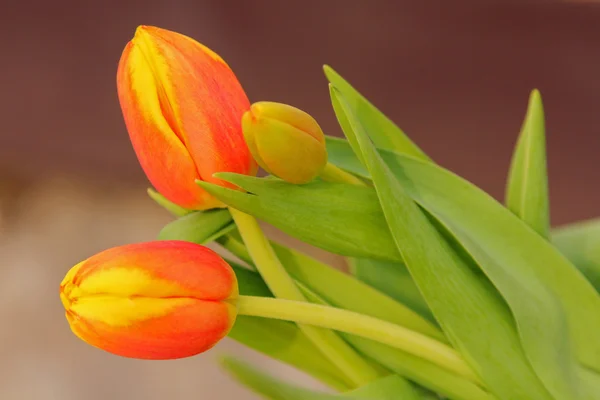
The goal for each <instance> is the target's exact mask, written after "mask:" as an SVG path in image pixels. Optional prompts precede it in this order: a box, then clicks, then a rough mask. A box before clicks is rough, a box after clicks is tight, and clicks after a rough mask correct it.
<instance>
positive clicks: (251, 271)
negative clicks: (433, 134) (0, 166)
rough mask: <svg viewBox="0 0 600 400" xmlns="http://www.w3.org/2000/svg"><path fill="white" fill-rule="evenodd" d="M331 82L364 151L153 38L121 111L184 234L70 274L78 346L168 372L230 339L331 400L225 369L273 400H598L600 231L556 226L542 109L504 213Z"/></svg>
mask: <svg viewBox="0 0 600 400" xmlns="http://www.w3.org/2000/svg"><path fill="white" fill-rule="evenodd" d="M325 75H326V77H327V79H328V81H329V91H330V95H331V101H332V104H333V111H334V112H335V115H336V117H337V119H338V121H339V124H340V126H341V128H342V130H343V132H344V134H345V136H346V138H347V140H342V139H338V138H334V137H329V136H325V135H324V134H323V132H322V130H321V128H320V127H319V125H318V123H317V121H315V120H314V119H313V118H312V117H311V116H310V115H308V114H307V113H305V112H303V111H301V110H299V109H297V108H295V107H292V106H289V105H285V104H278V103H272V102H258V103H254V104H252V105H251V104H250V102H249V101H248V99H247V97H246V95H245V93H244V91H243V89H242V87H241V85H240V83H239V82H238V80H237V79H236V77H235V75H234V73H233V72H232V71H231V69H230V68H229V67H228V66H227V64H226V63H225V62H224V61H223V60H222V59H221V58H220V57H219V56H218V55H217V54H215V53H214V52H212V51H211V50H210V49H208V48H206V47H205V46H203V45H201V44H200V43H198V42H196V41H194V40H193V39H191V38H189V37H186V36H184V35H181V34H178V33H175V32H171V31H167V30H164V29H160V28H155V27H147V26H141V27H139V28H138V29H137V31H136V33H135V37H134V38H133V40H132V41H131V42H129V43H128V44H127V46H126V47H125V50H124V52H123V55H122V57H121V61H120V64H119V67H118V73H117V88H118V94H119V101H120V104H121V108H122V111H123V116H124V119H125V123H126V126H127V130H128V132H129V135H130V138H131V142H132V144H133V148H134V150H135V152H136V154H137V157H138V159H139V162H140V164H141V166H142V168H143V170H144V171H145V173H146V175H147V177H148V179H149V181H150V182H151V183H152V185H153V187H154V189H152V190H149V195H150V197H152V198H153V199H154V200H155V201H157V202H158V203H159V204H160V205H162V206H163V207H164V208H166V209H167V210H168V211H170V212H171V213H172V214H173V215H174V220H173V221H172V222H171V223H169V224H168V225H166V226H165V227H164V228H163V229H162V231H161V232H160V233H159V234H158V238H157V240H156V241H153V242H146V243H136V244H126V245H124V246H121V247H116V248H112V249H109V250H106V251H103V252H101V253H99V254H96V255H93V256H91V257H90V258H88V259H86V260H84V261H82V262H80V263H79V264H77V265H76V266H75V267H73V268H72V269H71V270H70V271H69V272H68V273H67V274H66V276H65V278H64V280H63V282H62V284H61V286H60V297H61V300H62V302H63V305H64V307H65V309H66V317H67V320H68V323H69V325H70V327H71V329H72V331H73V332H74V333H75V335H77V336H78V337H79V338H80V339H82V340H84V341H85V342H87V343H89V344H90V345H92V346H95V347H97V348H100V349H102V350H105V351H108V352H110V353H113V354H116V355H119V356H124V357H133V358H140V359H150V360H157V359H176V358H182V357H189V356H194V355H197V354H199V353H202V352H204V351H206V350H209V349H210V348H211V347H212V346H213V345H215V344H216V343H217V342H219V341H220V340H221V339H223V338H224V337H225V336H229V337H230V338H232V339H234V340H236V341H238V342H240V343H243V344H244V345H246V346H248V347H250V348H252V349H255V350H257V351H259V352H261V353H264V354H266V355H268V356H270V357H273V358H275V359H278V360H280V361H282V362H284V363H287V364H289V365H292V366H294V367H296V368H298V369H299V370H301V371H304V372H306V373H307V374H309V375H311V376H313V377H314V378H316V379H317V380H319V381H321V382H323V383H324V384H325V385H327V386H329V387H330V388H331V390H330V391H329V392H314V391H310V390H307V389H303V388H300V387H297V386H295V385H294V384H293V383H289V382H282V381H279V380H277V379H275V378H273V377H270V376H269V375H268V374H267V373H265V372H261V371H259V370H257V369H255V368H254V367H252V366H251V365H248V364H247V363H244V362H242V361H239V360H237V359H235V358H231V357H227V358H224V359H223V367H224V368H225V369H226V370H227V371H229V372H230V373H231V374H232V375H233V376H235V377H236V378H237V379H238V380H239V381H241V382H242V383H243V384H245V385H247V386H248V387H250V388H251V389H252V390H254V391H255V392H257V393H259V394H261V395H262V396H264V397H265V398H268V399H274V400H284V399H285V400H287V399H291V400H304V399H323V400H324V399H335V398H340V397H342V398H343V397H349V398H357V399H363V400H368V399H372V400H382V399H400V400H416V399H433V398H440V397H442V398H449V399H455V400H494V399H498V400H509V399H510V400H553V399H554V400H573V399H582V400H584V399H585V400H591V399H600V295H599V293H598V289H599V288H600V256H599V254H598V249H600V223H598V222H595V221H590V222H585V223H580V224H577V225H573V226H567V227H563V228H561V229H558V230H551V229H550V224H549V205H548V184H547V173H546V155H545V134H544V129H545V128H544V115H543V109H542V102H541V98H540V94H539V93H538V92H537V91H533V92H532V94H531V97H530V101H529V107H528V110H527V113H526V116H525V121H524V124H523V126H522V129H521V133H520V136H519V138H518V141H517V144H516V150H515V153H514V156H513V159H512V164H511V167H510V172H509V174H508V182H507V190H506V201H505V204H504V205H503V204H500V203H498V202H497V201H496V200H494V199H493V198H492V197H490V196H489V195H487V194H486V193H484V192H483V191H482V190H481V189H479V188H477V187H476V186H474V185H472V184H471V183H469V182H467V181H466V180H464V179H462V178H461V177H459V176H457V175H455V174H453V173H452V172H450V171H448V170H446V169H444V168H443V167H441V166H439V165H437V164H436V163H435V162H434V161H433V160H431V159H430V158H429V157H428V156H427V155H426V154H425V153H424V152H423V151H422V150H421V149H420V148H419V147H418V146H417V145H416V144H415V143H413V142H412V141H411V140H410V139H409V138H408V137H407V136H406V135H405V134H404V132H402V130H400V129H399V128H398V127H397V126H396V125H395V124H394V123H393V122H392V121H390V120H389V119H388V118H387V117H386V116H384V115H383V114H382V113H381V112H379V111H378V110H377V109H376V108H375V107H374V106H373V105H372V104H371V103H369V102H368V101H367V100H366V99H365V98H364V97H363V96H361V94H360V93H358V92H357V91H356V90H355V89H354V88H353V87H352V86H351V85H350V84H349V83H348V82H347V81H345V80H344V79H343V78H342V77H341V76H340V75H339V74H337V73H336V72H335V71H334V70H333V69H331V68H329V67H326V68H325ZM258 166H260V167H262V169H264V170H265V171H266V172H267V174H268V175H267V176H266V177H263V178H259V177H256V174H257V170H258ZM257 219H259V220H262V221H264V222H266V223H268V224H271V225H273V226H275V227H276V228H278V229H280V230H281V231H283V232H285V233H287V234H289V235H291V236H293V237H296V238H298V239H300V240H302V241H304V242H306V243H309V244H311V245H314V246H316V247H319V248H321V249H324V250H326V251H329V252H332V253H335V254H339V255H342V256H344V257H347V260H348V262H349V265H350V273H345V272H342V271H339V270H337V269H334V268H332V267H330V266H328V265H326V264H324V263H322V262H320V261H318V260H316V259H314V258H312V257H310V256H308V255H306V254H303V253H301V252H299V251H296V250H294V249H292V248H288V247H286V246H283V245H282V244H280V243H277V242H274V241H271V240H269V239H268V238H267V237H266V236H265V235H264V234H263V232H262V230H261V227H260V225H259V224H258V222H257ZM211 242H216V244H215V246H217V245H218V246H219V247H220V248H223V249H224V250H226V251H225V252H223V253H222V254H225V255H219V254H217V253H216V252H215V251H213V250H211V249H209V248H207V247H204V245H206V244H208V243H211ZM594 251H595V254H594ZM594 256H595V257H594Z"/></svg>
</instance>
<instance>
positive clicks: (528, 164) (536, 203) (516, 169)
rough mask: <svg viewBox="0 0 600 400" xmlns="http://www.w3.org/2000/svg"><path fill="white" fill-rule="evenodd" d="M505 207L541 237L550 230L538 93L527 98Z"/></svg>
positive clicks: (541, 108) (507, 188)
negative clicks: (525, 112)
mask: <svg viewBox="0 0 600 400" xmlns="http://www.w3.org/2000/svg"><path fill="white" fill-rule="evenodd" d="M506 206H507V207H508V209H509V210H511V211H512V212H513V213H515V215H517V216H518V217H519V218H521V219H522V220H523V221H524V222H525V223H526V224H527V225H529V226H530V227H531V228H532V229H533V230H535V231H536V232H538V233H539V234H540V235H542V236H543V237H548V233H549V231H550V207H549V200H548V172H547V166H546V134H545V127H544V108H543V105H542V98H541V96H540V92H538V91H537V90H534V91H532V92H531V96H530V97H529V106H528V108H527V115H526V116H525V122H524V123H523V127H522V128H521V134H520V136H519V140H518V141H517V146H516V149H515V152H514V155H513V159H512V163H511V167H510V172H509V177H508V183H507V187H506Z"/></svg>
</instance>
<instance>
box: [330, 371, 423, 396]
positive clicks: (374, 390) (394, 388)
mask: <svg viewBox="0 0 600 400" xmlns="http://www.w3.org/2000/svg"><path fill="white" fill-rule="evenodd" d="M338 397H348V398H352V399H373V400H400V399H403V400H404V399H406V400H409V399H410V400H418V399H420V398H421V396H419V395H418V394H417V393H416V392H415V391H414V390H413V388H412V387H411V385H410V383H408V382H407V381H406V380H405V379H402V378H400V377H399V376H398V375H389V376H386V377H383V378H380V379H378V380H376V381H374V382H371V383H369V384H367V385H365V386H361V387H359V388H358V389H355V390H353V391H351V392H347V393H343V394H341V395H339V396H338Z"/></svg>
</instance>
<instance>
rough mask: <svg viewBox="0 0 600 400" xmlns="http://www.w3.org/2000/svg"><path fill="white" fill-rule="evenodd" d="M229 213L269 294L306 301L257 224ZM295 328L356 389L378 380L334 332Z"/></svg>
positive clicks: (235, 212)
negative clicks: (344, 375)
mask: <svg viewBox="0 0 600 400" xmlns="http://www.w3.org/2000/svg"><path fill="white" fill-rule="evenodd" d="M230 211H231V215H232V216H233V219H234V221H235V223H236V225H237V227H238V230H239V232H240V234H241V235H242V239H243V240H244V243H245V244H246V248H247V249H248V252H249V253H250V256H251V258H252V260H253V261H254V265H255V266H256V268H257V269H258V272H259V273H260V274H261V275H262V277H263V279H264V281H265V283H266V284H267V286H268V287H269V289H270V290H271V292H272V293H273V294H274V295H275V296H277V297H281V298H284V299H288V300H295V301H297V302H306V298H305V297H304V295H303V294H302V292H301V291H300V289H299V288H298V287H297V286H296V284H295V283H294V281H293V279H292V278H291V277H290V276H289V275H288V273H287V271H286V270H285V268H284V267H283V265H281V262H280V261H279V259H278V258H277V255H276V254H275V251H274V250H273V248H272V247H271V244H270V243H269V240H268V239H267V238H266V236H265V235H264V233H263V231H262V229H261V228H260V226H259V225H258V221H256V219H255V218H254V217H252V216H250V215H248V214H245V213H243V212H241V211H239V210H236V209H234V208H230ZM298 327H299V328H300V329H301V330H302V331H303V332H304V334H305V335H306V336H307V337H308V338H309V339H310V340H311V341H312V342H313V343H314V344H315V345H316V346H317V348H318V349H319V350H320V351H321V352H322V353H323V354H324V355H325V356H326V357H328V358H329V359H330V360H331V361H332V362H333V363H334V364H335V365H336V366H337V367H338V368H339V369H340V370H341V371H342V372H343V373H344V374H346V376H347V377H348V378H349V379H350V380H351V381H352V382H353V383H354V384H355V385H356V386H362V385H365V384H366V383H369V382H371V381H374V380H375V379H377V378H379V376H380V375H379V374H378V372H377V371H376V370H375V369H374V368H373V367H372V366H371V365H370V364H369V363H368V362H367V361H366V360H365V359H363V358H362V357H361V356H360V355H359V354H358V353H357V352H356V351H355V350H354V349H353V348H352V347H351V346H350V345H348V344H347V343H346V342H345V341H344V340H343V339H342V338H340V337H339V336H338V335H337V334H336V333H335V332H332V331H330V330H326V329H319V328H317V327H314V326H311V325H302V324H298Z"/></svg>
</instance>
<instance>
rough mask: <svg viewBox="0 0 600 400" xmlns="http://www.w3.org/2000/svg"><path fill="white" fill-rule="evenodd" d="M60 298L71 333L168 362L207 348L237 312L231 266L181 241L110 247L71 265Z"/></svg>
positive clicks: (113, 350) (222, 334)
mask: <svg viewBox="0 0 600 400" xmlns="http://www.w3.org/2000/svg"><path fill="white" fill-rule="evenodd" d="M60 298H61V300H62V303H63V305H64V307H65V310H66V317H67V321H68V322H69V325H70V326H71V329H72V331H73V333H75V335H77V336H78V337H79V338H80V339H82V340H84V341H85V342H87V343H89V344H91V345H92V346H95V347H98V348H100V349H103V350H105V351H108V352H110V353H113V354H117V355H120V356H124V357H132V358H141V359H155V360H157V359H174V358H182V357H189V356H193V355H195V354H198V353H201V352H203V351H206V350H208V349H210V348H211V347H212V346H214V345H215V344H216V343H217V342H218V341H219V340H221V339H222V338H223V337H225V336H226V335H227V333H228V332H229V330H230V329H231V327H232V326H233V323H234V321H235V318H236V315H237V307H236V305H235V303H236V299H237V298H238V286H237V280H236V277H235V273H234V272H233V270H232V268H231V267H230V266H229V265H228V264H227V263H226V262H225V261H224V260H223V259H222V258H221V257H219V255H218V254H216V253H215V252H213V251H212V250H210V249H208V248H206V247H203V246H200V245H197V244H194V243H189V242H183V241H157V242H147V243H139V244H131V245H126V246H121V247H115V248H112V249H109V250H105V251H103V252H101V253H98V254H96V255H94V256H92V257H90V258H88V259H87V260H85V261H82V262H80V263H79V264H77V265H76V266H75V267H73V268H72V269H71V270H70V271H69V272H68V273H67V275H66V276H65V278H64V280H63V281H62V283H61V285H60Z"/></svg>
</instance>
